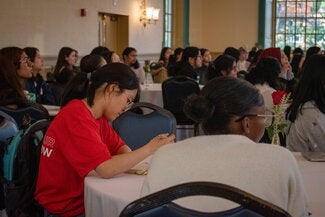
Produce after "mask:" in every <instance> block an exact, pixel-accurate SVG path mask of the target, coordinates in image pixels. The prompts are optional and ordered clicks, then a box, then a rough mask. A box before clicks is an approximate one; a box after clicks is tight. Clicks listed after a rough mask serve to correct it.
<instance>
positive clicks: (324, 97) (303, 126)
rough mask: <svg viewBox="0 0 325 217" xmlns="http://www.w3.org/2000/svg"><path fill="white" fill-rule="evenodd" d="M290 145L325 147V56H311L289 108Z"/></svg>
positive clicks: (303, 148)
mask: <svg viewBox="0 0 325 217" xmlns="http://www.w3.org/2000/svg"><path fill="white" fill-rule="evenodd" d="M287 113H288V119H289V120H290V121H291V125H290V126H289V128H288V132H287V137H286V139H287V147H288V148H289V149H290V150H292V151H299V152H304V151H325V142H324V141H325V56H324V55H322V54H315V55H313V56H311V57H310V58H309V59H308V60H307V62H306V64H305V66H304V68H303V70H302V73H301V78H300V80H299V82H298V85H297V88H296V89H295V91H294V92H293V95H292V103H291V105H290V106H289V108H288V110H287Z"/></svg>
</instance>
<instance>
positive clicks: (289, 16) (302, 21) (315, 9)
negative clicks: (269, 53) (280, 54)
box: [275, 0, 325, 50]
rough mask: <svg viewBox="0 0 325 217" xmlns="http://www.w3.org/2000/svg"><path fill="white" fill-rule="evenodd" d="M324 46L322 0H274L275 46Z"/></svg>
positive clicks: (324, 11) (324, 15) (324, 24)
mask: <svg viewBox="0 0 325 217" xmlns="http://www.w3.org/2000/svg"><path fill="white" fill-rule="evenodd" d="M286 45H289V46H291V47H292V48H295V47H300V48H302V49H304V50H307V49H308V48H309V47H311V46H315V45H316V46H320V47H322V48H325V1H324V0H275V46H276V47H281V48H283V47H284V46H286Z"/></svg>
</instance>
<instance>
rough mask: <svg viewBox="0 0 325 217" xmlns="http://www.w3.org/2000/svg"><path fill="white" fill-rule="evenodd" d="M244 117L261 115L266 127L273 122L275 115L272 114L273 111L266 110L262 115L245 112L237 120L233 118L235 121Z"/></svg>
mask: <svg viewBox="0 0 325 217" xmlns="http://www.w3.org/2000/svg"><path fill="white" fill-rule="evenodd" d="M246 117H261V118H263V119H264V124H265V127H268V126H271V125H272V124H273V121H274V117H275V115H274V113H272V112H270V111H267V114H264V115H260V114H246V115H243V116H241V117H240V118H238V119H237V120H235V122H239V121H242V120H243V119H244V118H246Z"/></svg>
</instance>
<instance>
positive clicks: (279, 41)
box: [275, 34, 285, 47]
mask: <svg viewBox="0 0 325 217" xmlns="http://www.w3.org/2000/svg"><path fill="white" fill-rule="evenodd" d="M275 37H276V38H275V40H276V44H275V46H276V47H284V46H285V43H284V38H285V36H284V35H283V34H276V36H275Z"/></svg>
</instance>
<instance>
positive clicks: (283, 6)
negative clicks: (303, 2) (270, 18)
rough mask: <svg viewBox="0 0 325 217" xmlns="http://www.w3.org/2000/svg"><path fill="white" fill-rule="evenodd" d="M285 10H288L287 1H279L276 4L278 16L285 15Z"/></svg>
mask: <svg viewBox="0 0 325 217" xmlns="http://www.w3.org/2000/svg"><path fill="white" fill-rule="evenodd" d="M285 11H286V3H285V2H281V3H278V4H277V6H276V16H277V17H284V16H285Z"/></svg>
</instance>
